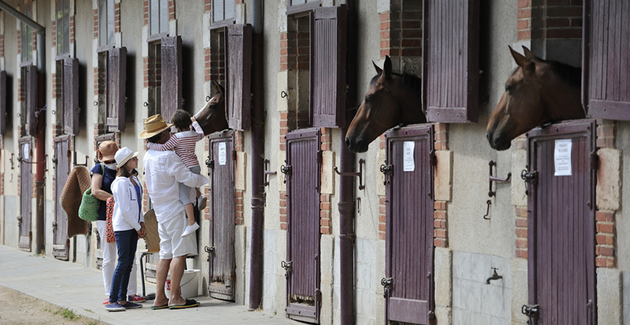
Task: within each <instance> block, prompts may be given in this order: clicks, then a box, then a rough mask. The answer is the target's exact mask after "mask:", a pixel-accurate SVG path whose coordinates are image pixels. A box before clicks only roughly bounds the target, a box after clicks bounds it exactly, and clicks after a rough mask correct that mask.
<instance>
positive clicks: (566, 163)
mask: <svg viewBox="0 0 630 325" xmlns="http://www.w3.org/2000/svg"><path fill="white" fill-rule="evenodd" d="M571 145H572V142H571V139H562V140H556V146H555V148H554V150H553V162H554V166H555V170H556V172H555V173H554V176H571Z"/></svg>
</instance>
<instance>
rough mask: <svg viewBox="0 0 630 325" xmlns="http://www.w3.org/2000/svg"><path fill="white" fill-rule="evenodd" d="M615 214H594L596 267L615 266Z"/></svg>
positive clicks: (603, 212) (598, 212) (608, 212)
mask: <svg viewBox="0 0 630 325" xmlns="http://www.w3.org/2000/svg"><path fill="white" fill-rule="evenodd" d="M615 219H616V218H615V212H613V211H597V212H596V213H595V220H596V223H595V229H596V235H595V241H596V246H595V255H596V265H597V267H606V268H614V267H616V266H617V256H616V255H617V252H616V251H617V234H616V222H615Z"/></svg>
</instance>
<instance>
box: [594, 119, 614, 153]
mask: <svg viewBox="0 0 630 325" xmlns="http://www.w3.org/2000/svg"><path fill="white" fill-rule="evenodd" d="M615 135H616V128H615V121H612V120H603V119H597V148H614V147H615Z"/></svg>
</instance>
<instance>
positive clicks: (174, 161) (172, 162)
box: [165, 153, 208, 187]
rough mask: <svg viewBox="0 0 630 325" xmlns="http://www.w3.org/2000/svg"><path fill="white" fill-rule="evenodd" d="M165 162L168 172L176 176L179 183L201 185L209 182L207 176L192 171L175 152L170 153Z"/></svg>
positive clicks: (192, 185)
mask: <svg viewBox="0 0 630 325" xmlns="http://www.w3.org/2000/svg"><path fill="white" fill-rule="evenodd" d="M165 163H166V170H167V171H168V173H169V174H171V175H172V176H173V177H175V180H176V181H177V182H179V183H184V185H186V186H189V187H200V186H203V185H205V184H208V179H207V178H206V177H204V176H201V175H198V174H195V173H193V172H191V171H190V169H188V167H186V166H185V165H184V163H182V160H181V159H180V158H179V157H178V156H177V155H176V154H175V153H172V154H170V153H169V155H168V156H167V157H166V160H165Z"/></svg>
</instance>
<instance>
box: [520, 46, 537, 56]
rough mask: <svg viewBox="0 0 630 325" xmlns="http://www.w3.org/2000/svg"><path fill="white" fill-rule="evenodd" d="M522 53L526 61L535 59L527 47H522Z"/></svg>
mask: <svg viewBox="0 0 630 325" xmlns="http://www.w3.org/2000/svg"><path fill="white" fill-rule="evenodd" d="M523 53H524V54H525V57H526V58H527V59H531V58H533V57H535V55H534V53H532V51H530V50H529V49H528V48H527V47H525V46H523Z"/></svg>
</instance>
